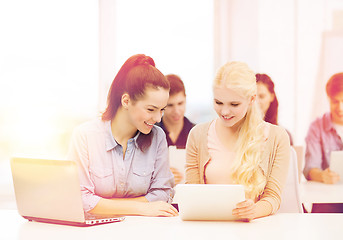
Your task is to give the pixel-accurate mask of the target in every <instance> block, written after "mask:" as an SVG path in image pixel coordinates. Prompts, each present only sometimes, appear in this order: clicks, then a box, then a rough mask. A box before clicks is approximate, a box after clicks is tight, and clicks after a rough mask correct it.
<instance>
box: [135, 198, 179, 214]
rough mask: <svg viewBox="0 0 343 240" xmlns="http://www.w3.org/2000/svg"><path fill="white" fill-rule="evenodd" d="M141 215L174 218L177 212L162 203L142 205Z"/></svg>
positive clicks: (170, 206) (167, 204)
mask: <svg viewBox="0 0 343 240" xmlns="http://www.w3.org/2000/svg"><path fill="white" fill-rule="evenodd" d="M140 210H141V215H143V216H150V217H174V216H177V215H179V213H178V211H177V210H176V209H175V208H174V207H173V206H172V205H170V204H169V203H166V202H163V201H157V202H145V203H143V206H142V208H141V209H140Z"/></svg>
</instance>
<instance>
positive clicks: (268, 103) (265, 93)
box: [255, 73, 293, 145]
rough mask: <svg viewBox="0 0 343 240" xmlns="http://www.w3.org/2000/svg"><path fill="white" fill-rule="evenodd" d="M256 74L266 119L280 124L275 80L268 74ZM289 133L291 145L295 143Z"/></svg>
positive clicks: (259, 97)
mask: <svg viewBox="0 0 343 240" xmlns="http://www.w3.org/2000/svg"><path fill="white" fill-rule="evenodd" d="M255 76H256V82H257V101H258V103H259V105H260V108H261V111H262V113H263V116H264V121H266V122H269V123H271V124H275V125H278V108H279V102H278V100H277V97H276V94H275V90H274V82H273V81H272V79H271V78H270V77H269V76H268V75H267V74H261V73H257V74H256V75H255ZM286 131H287V130H286ZM287 133H288V135H289V140H290V142H291V145H293V139H292V135H291V134H290V132H288V131H287Z"/></svg>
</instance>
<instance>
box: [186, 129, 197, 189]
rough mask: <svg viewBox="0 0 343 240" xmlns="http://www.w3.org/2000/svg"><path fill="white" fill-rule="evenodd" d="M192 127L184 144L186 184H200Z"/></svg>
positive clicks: (194, 131)
mask: <svg viewBox="0 0 343 240" xmlns="http://www.w3.org/2000/svg"><path fill="white" fill-rule="evenodd" d="M197 129H198V128H196V127H195V128H193V129H192V130H191V131H190V133H189V135H188V140H187V144H186V181H185V182H186V184H200V169H199V162H198V161H199V160H198V155H199V152H198V148H197V146H196V139H197V137H196V130H197Z"/></svg>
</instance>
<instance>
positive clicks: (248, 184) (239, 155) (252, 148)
mask: <svg viewBox="0 0 343 240" xmlns="http://www.w3.org/2000/svg"><path fill="white" fill-rule="evenodd" d="M213 87H220V88H229V89H231V90H233V91H235V92H236V93H237V94H239V95H241V96H243V97H246V98H247V99H248V98H251V97H252V96H256V93H257V86H256V78H255V73H254V72H253V71H252V70H251V69H250V68H249V67H248V65H247V64H245V63H242V62H229V63H227V64H225V65H223V66H222V67H220V68H219V70H218V71H217V75H216V77H215V79H214V82H213ZM263 142H264V130H263V117H262V113H261V111H260V109H259V107H258V105H257V102H256V101H253V102H252V104H251V105H250V106H249V108H248V110H247V113H246V115H245V119H244V121H243V122H242V124H241V126H240V128H239V134H238V139H237V142H236V146H235V149H236V158H235V160H234V162H233V166H232V176H231V177H232V179H233V181H234V183H236V184H242V185H244V186H245V191H246V193H247V195H248V197H249V198H252V199H255V198H257V197H258V196H259V195H260V194H262V192H263V190H264V187H265V185H266V178H265V176H264V175H263V172H262V170H261V169H260V167H259V164H260V162H261V161H262V147H263Z"/></svg>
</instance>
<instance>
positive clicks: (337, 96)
mask: <svg viewBox="0 0 343 240" xmlns="http://www.w3.org/2000/svg"><path fill="white" fill-rule="evenodd" d="M326 94H327V96H328V100H329V103H330V112H327V113H325V114H324V115H323V116H322V117H319V118H317V119H316V120H315V121H313V122H312V123H311V125H310V127H309V130H308V133H307V136H306V139H305V142H306V151H305V167H304V171H303V172H304V176H305V177H306V179H307V180H312V181H317V182H322V183H326V184H335V183H337V182H338V181H339V179H340V178H341V177H343V176H339V175H338V173H336V172H334V171H332V170H330V154H331V152H332V151H339V150H343V142H342V139H343V72H341V73H337V74H334V75H333V76H331V78H330V79H329V81H328V82H327V83H326ZM312 212H326V213H328V212H340V213H342V212H343V203H328V204H326V203H322V204H313V206H312Z"/></svg>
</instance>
